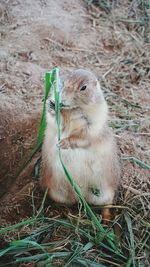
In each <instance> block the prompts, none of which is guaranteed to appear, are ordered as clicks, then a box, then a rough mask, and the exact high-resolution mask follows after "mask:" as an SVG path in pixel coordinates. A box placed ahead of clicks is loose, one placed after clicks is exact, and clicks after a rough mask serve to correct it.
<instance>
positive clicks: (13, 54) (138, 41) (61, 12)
mask: <svg viewBox="0 0 150 267" xmlns="http://www.w3.org/2000/svg"><path fill="white" fill-rule="evenodd" d="M91 2H92V1H91ZM93 2H96V1H93ZM97 2H98V1H97ZM102 2H105V1H102ZM107 2H109V3H110V7H111V10H109V8H108V7H106V6H100V7H99V6H95V5H92V6H91V5H88V4H87V2H86V1H82V0H77V1H73V0H71V1H67V0H63V1H59V0H55V1H52V0H38V1H31V0H30V1H29V0H24V1H21V0H11V1H9V0H8V1H1V4H0V23H1V28H0V35H1V48H0V59H1V86H0V150H1V153H0V170H1V171H0V197H1V209H0V210H1V219H2V221H1V222H2V224H3V225H5V224H6V223H14V222H17V221H20V220H22V219H23V218H26V217H29V216H30V215H32V212H33V209H32V192H33V191H34V190H37V191H36V192H37V206H38V200H39V202H40V201H41V194H40V190H39V188H38V189H36V187H37V183H36V182H35V180H34V179H33V165H34V163H35V161H36V159H37V158H38V156H37V158H35V159H34V160H33V162H32V163H31V164H30V165H29V167H28V168H27V169H26V170H25V171H24V172H23V173H22V174H21V175H20V176H19V177H18V178H17V179H15V176H16V173H17V171H18V169H19V168H20V166H21V165H22V163H23V162H24V161H25V159H26V158H27V157H28V155H29V154H30V151H31V150H32V148H33V145H34V143H35V140H36V135H37V127H38V123H39V118H40V114H41V110H42V104H43V102H42V99H43V95H44V73H45V72H46V71H47V70H50V69H52V68H53V67H54V66H59V67H60V68H61V71H62V73H64V72H66V71H69V70H72V69H74V68H86V69H90V70H93V71H94V72H95V73H96V74H97V76H98V78H99V80H100V82H101V85H102V88H103V90H104V93H105V96H106V99H107V101H108V104H109V107H110V111H111V117H112V119H111V120H110V125H111V126H112V127H113V128H114V132H115V134H116V137H117V140H118V144H119V147H120V157H121V161H122V169H123V174H122V189H121V190H120V193H119V194H120V197H119V198H118V201H119V202H120V203H124V204H128V205H129V206H130V207H131V208H132V207H135V206H136V207H138V208H139V210H140V214H141V216H142V217H143V218H144V219H146V220H148V218H149V203H150V200H149V191H148V190H149V188H150V183H149V170H148V169H145V168H144V167H142V168H141V165H140V164H139V163H138V162H137V161H136V160H135V158H136V159H138V160H140V161H141V162H144V163H148V162H149V155H150V153H149V147H150V138H149V128H150V127H149V116H150V109H149V102H150V91H149V86H150V85H149V79H150V69H149V65H150V64H149V63H150V62H149V58H150V46H149V33H148V31H149V24H148V20H147V18H148V16H149V15H148V12H149V9H148V8H147V7H146V6H141V5H142V1H124V3H122V1H116V2H115V1H107ZM4 205H5V208H4ZM28 207H29V208H28ZM20 210H21V211H20Z"/></svg>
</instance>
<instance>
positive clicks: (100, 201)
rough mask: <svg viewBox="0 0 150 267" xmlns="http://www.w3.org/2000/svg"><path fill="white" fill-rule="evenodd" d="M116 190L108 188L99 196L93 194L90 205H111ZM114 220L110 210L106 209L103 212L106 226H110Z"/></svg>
mask: <svg viewBox="0 0 150 267" xmlns="http://www.w3.org/2000/svg"><path fill="white" fill-rule="evenodd" d="M114 195H115V192H114V189H111V188H107V189H103V190H102V191H100V193H99V195H96V194H93V193H92V192H91V195H90V198H89V199H88V201H89V203H91V204H93V205H111V204H112V203H113V199H114ZM111 218H112V214H111V212H110V209H109V208H107V207H106V208H104V209H103V211H102V221H103V223H104V224H108V223H109V221H110V220H111Z"/></svg>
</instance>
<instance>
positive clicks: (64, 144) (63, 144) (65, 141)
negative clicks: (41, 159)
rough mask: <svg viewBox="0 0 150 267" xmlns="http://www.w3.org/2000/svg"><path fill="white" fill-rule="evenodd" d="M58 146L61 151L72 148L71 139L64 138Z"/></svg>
mask: <svg viewBox="0 0 150 267" xmlns="http://www.w3.org/2000/svg"><path fill="white" fill-rule="evenodd" d="M57 146H58V147H59V148H61V149H68V148H69V147H70V142H69V139H68V138H64V139H62V140H60V141H59V143H58V144H57Z"/></svg>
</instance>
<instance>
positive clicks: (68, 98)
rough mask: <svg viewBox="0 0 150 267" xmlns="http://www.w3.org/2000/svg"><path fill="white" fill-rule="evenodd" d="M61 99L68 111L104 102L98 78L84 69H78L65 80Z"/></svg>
mask: <svg viewBox="0 0 150 267" xmlns="http://www.w3.org/2000/svg"><path fill="white" fill-rule="evenodd" d="M60 98H61V103H62V105H63V106H64V108H66V109H72V108H78V107H80V108H81V107H83V106H89V105H94V104H100V103H102V102H103V101H104V97H103V93H102V91H101V88H100V84H99V81H98V80H97V78H96V76H95V75H94V74H93V73H92V72H90V71H87V70H84V69H77V70H75V71H73V72H71V73H70V74H69V75H68V76H67V77H66V78H65V80H64V82H63V87H62V91H61V97H60Z"/></svg>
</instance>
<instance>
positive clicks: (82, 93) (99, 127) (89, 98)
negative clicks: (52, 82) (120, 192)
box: [41, 69, 120, 205]
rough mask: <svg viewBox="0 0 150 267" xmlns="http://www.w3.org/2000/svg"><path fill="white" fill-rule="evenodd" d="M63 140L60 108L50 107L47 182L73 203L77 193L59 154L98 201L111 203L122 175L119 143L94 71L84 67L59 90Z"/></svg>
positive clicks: (91, 200)
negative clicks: (59, 153) (110, 123)
mask: <svg viewBox="0 0 150 267" xmlns="http://www.w3.org/2000/svg"><path fill="white" fill-rule="evenodd" d="M60 98H61V103H62V105H63V107H62V108H61V111H60V112H61V114H60V116H61V117H60V126H61V140H60V142H59V143H58V141H57V131H56V119H55V114H54V113H55V112H54V111H53V110H52V111H51V110H50V109H49V100H48V107H47V112H46V119H47V127H46V132H45V138H44V143H43V149H42V180H41V185H42V187H47V188H48V192H49V196H50V198H51V199H53V200H54V201H56V202H60V203H66V204H74V203H76V202H77V201H78V197H77V196H76V194H75V193H74V191H73V189H72V187H71V185H70V183H69V182H68V180H67V178H66V176H65V174H64V171H63V169H62V166H61V163H60V161H59V157H58V147H57V146H59V147H60V148H61V151H62V158H63V161H64V163H65V165H66V167H67V169H68V171H69V173H70V174H71V176H72V178H73V179H74V181H75V183H76V184H77V185H78V186H79V187H80V189H81V191H82V193H83V195H84V197H85V199H86V200H87V202H88V203H90V204H93V205H105V204H112V203H113V199H114V194H115V191H116V189H117V186H118V183H119V178H120V166H119V162H118V157H117V152H116V143H115V140H114V137H113V133H112V131H111V129H110V128H109V127H108V125H107V119H108V107H107V103H106V101H105V99H104V96H103V93H102V90H101V88H100V84H99V82H98V80H97V78H96V77H95V75H94V74H93V73H91V72H90V71H87V70H83V69H77V70H75V71H73V72H71V73H70V74H69V75H68V76H67V77H66V79H65V80H64V83H63V87H62V91H61V93H60Z"/></svg>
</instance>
